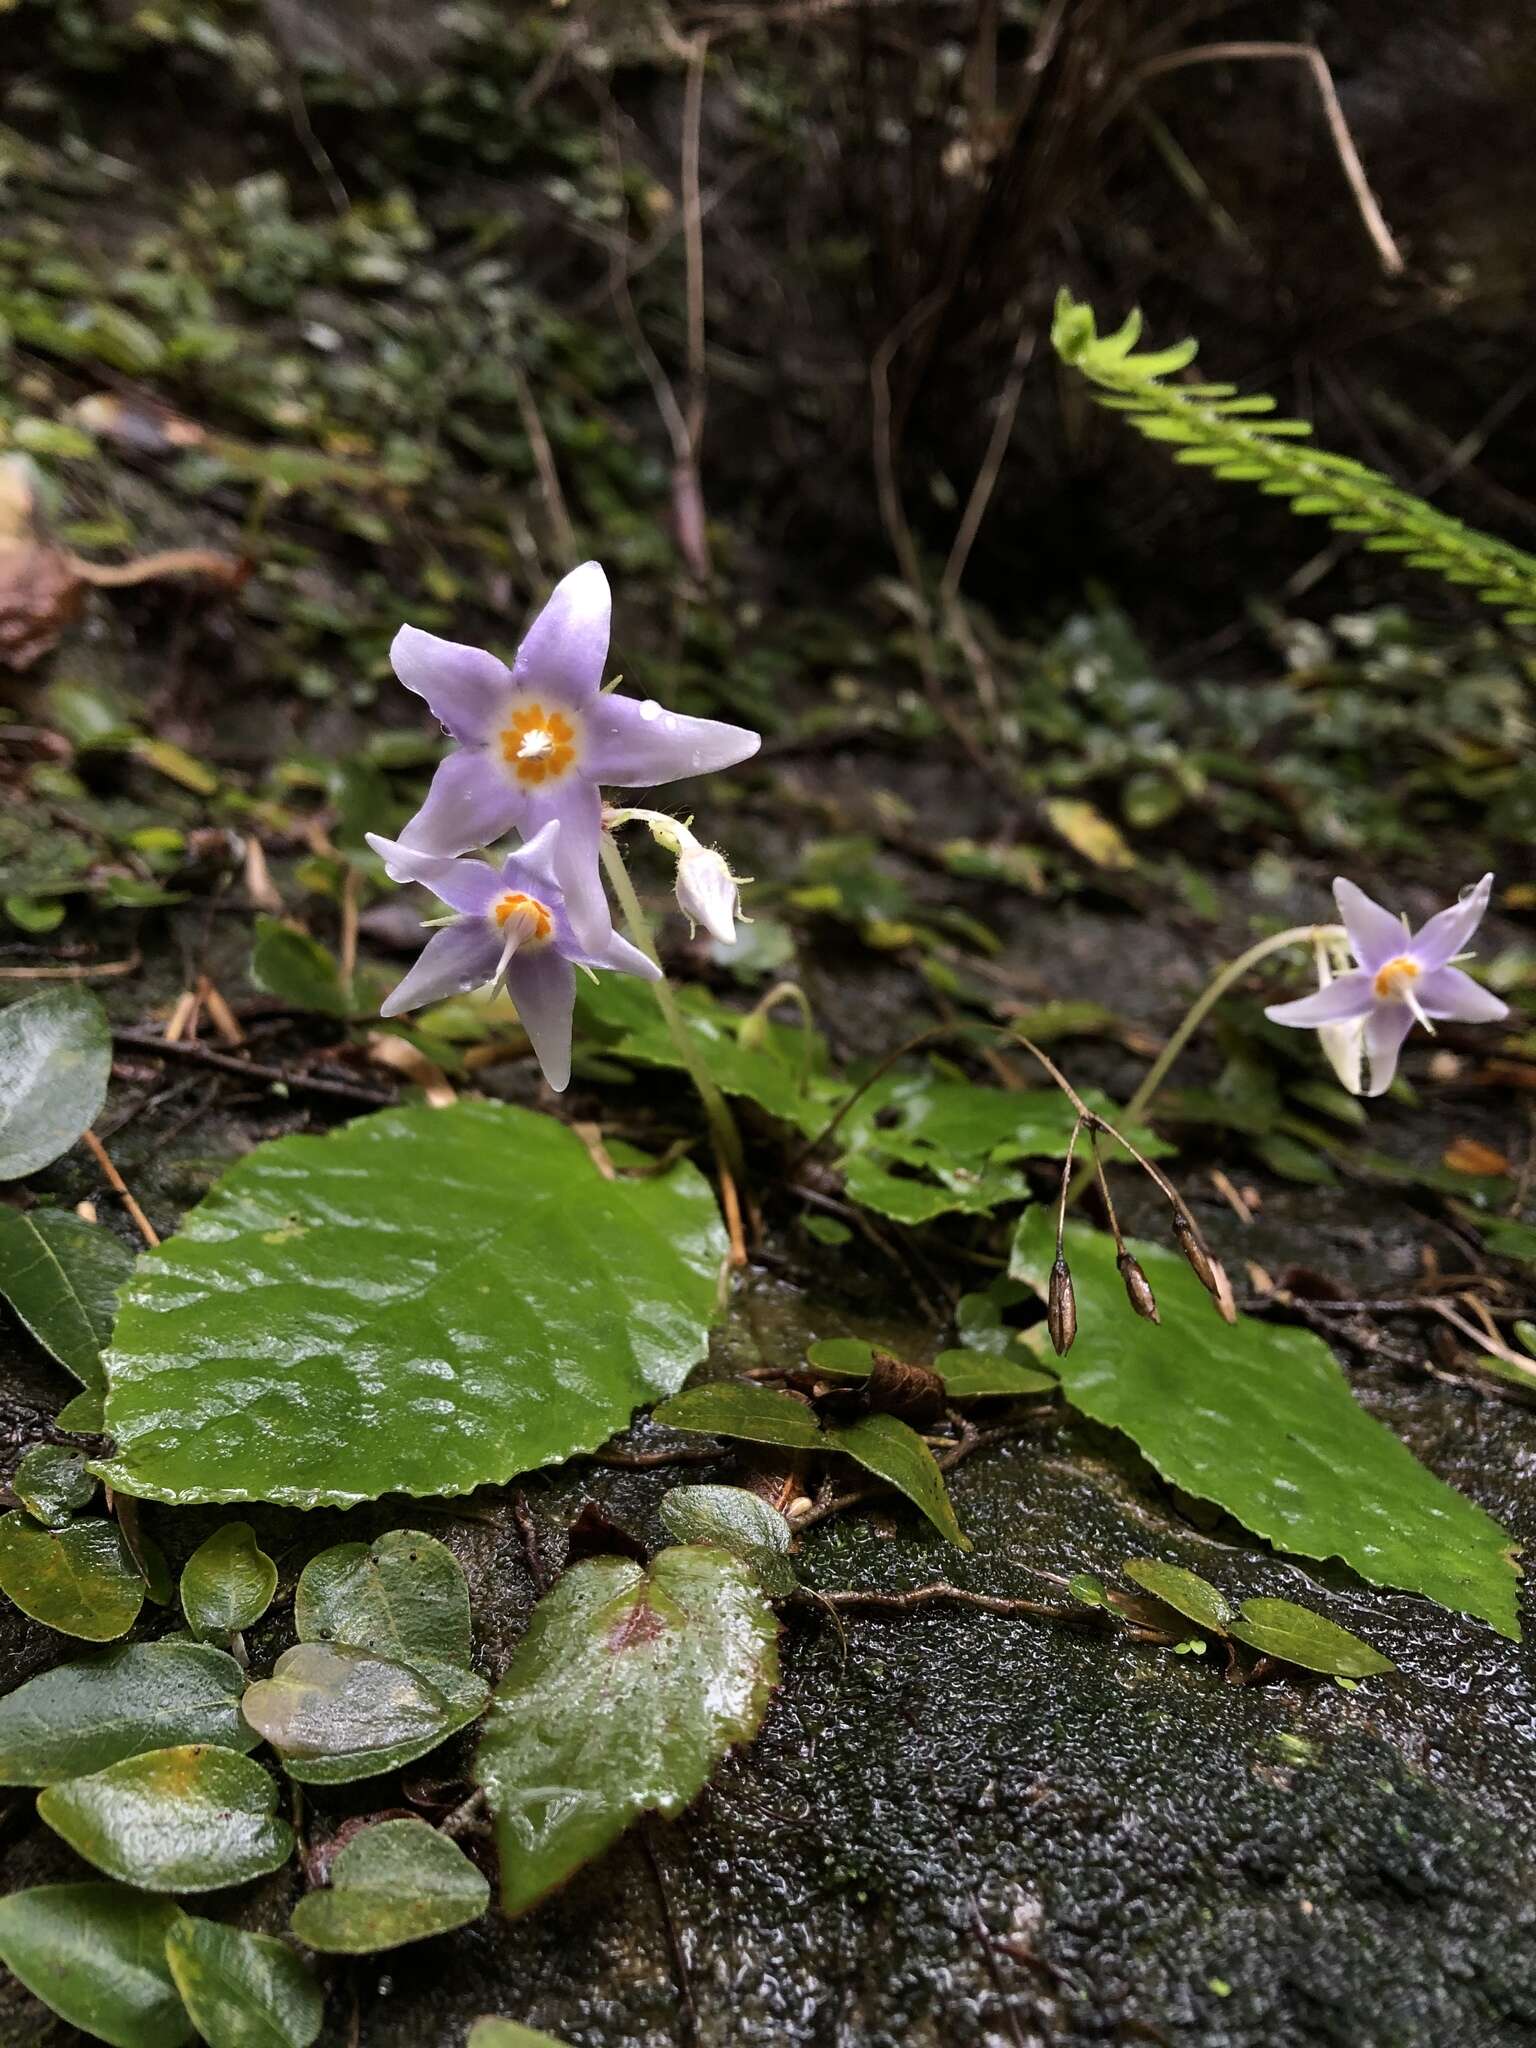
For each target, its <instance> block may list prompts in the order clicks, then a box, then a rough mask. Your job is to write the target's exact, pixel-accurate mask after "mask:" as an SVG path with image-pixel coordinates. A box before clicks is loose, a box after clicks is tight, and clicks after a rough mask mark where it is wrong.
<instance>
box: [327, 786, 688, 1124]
mask: <svg viewBox="0 0 1536 2048" xmlns="http://www.w3.org/2000/svg"><path fill="white" fill-rule="evenodd" d="M562 829H563V828H562V827H561V825H560V824H559V822H558V821H556V820H553V819H552V820H551V821H550V823H549V824H547V825H545V826H544V827H542V829H541V830H540V831H538V832H536V833H535V834H534V836H533V838H532V839H530V840H529V841H528V843H527V845H526V846H520V847H519V848H518V849H517V851H516V852H515V853H509V854H508V855H507V857H506V859H505V860H504V861H503V862H502V864H501V866H500V868H493V867H492V866H491V865H490V864H489V862H487V861H483V860H456V859H454V858H453V857H452V856H450V855H447V854H441V853H422V852H420V851H419V850H418V849H416V848H414V847H409V846H404V845H402V844H400V842H399V841H398V840H394V839H385V838H382V837H381V836H380V835H379V834H378V833H377V832H370V833H369V834H368V844H369V845H370V846H371V847H372V848H373V850H374V852H375V853H377V854H378V855H379V856H380V857H381V858H382V859H383V860H384V862H385V863H386V865H387V866H388V867H389V869H390V871H391V872H392V873H394V874H397V875H398V876H399V878H400V879H401V880H403V881H411V882H424V883H425V884H426V886H427V887H428V888H429V889H430V890H431V891H432V893H433V895H434V896H436V897H438V898H439V900H440V901H441V902H443V903H446V904H447V906H448V908H449V909H450V910H452V911H455V912H456V913H457V915H456V916H455V917H453V918H452V919H451V920H450V922H449V923H447V924H446V925H444V927H443V928H442V930H441V931H438V932H435V933H434V934H433V936H432V937H431V938H430V939H428V941H427V943H426V945H425V946H424V947H423V949H422V954H421V958H420V959H419V960H418V961H417V962H416V965H415V966H414V967H413V968H412V969H411V971H410V973H409V974H408V975H407V976H406V977H405V979H404V981H402V982H401V983H400V985H399V987H398V988H395V989H392V990H391V991H390V993H389V995H388V996H386V997H385V999H384V1002H383V1004H382V1005H381V1009H380V1014H381V1015H382V1016H385V1017H398V1016H399V1015H400V1013H401V1012H402V1011H403V1010H415V1009H419V1008H420V1007H421V1006H422V1004H423V1003H436V1002H441V1000H442V999H443V997H445V996H456V995H463V994H466V993H467V992H468V991H469V990H470V989H474V988H480V987H483V986H484V985H485V984H486V983H491V984H500V983H502V982H504V983H505V984H506V989H507V993H508V995H510V996H511V998H512V1000H513V1002H514V1003H516V1005H517V1014H518V1019H519V1021H520V1023H521V1024H522V1027H523V1029H524V1030H525V1031H526V1032H527V1034H528V1040H529V1043H530V1044H531V1045H532V1047H533V1051H534V1057H535V1058H536V1059H537V1060H538V1063H539V1065H540V1067H541V1068H542V1070H543V1073H544V1078H545V1080H546V1081H547V1082H548V1083H549V1085H550V1087H551V1088H553V1089H555V1090H556V1091H558V1090H560V1089H562V1088H564V1087H565V1085H566V1083H567V1082H568V1081H569V1080H570V1078H571V1011H572V1008H573V1006H574V1003H575V995H576V987H575V976H574V974H573V972H572V969H573V967H594V968H595V967H609V968H613V969H615V970H616V971H617V972H618V973H620V974H638V975H640V976H641V978H642V979H643V980H646V981H656V980H658V979H659V978H660V969H659V968H657V967H655V966H653V965H652V963H651V962H650V961H649V960H647V959H646V957H645V955H644V954H643V953H642V952H640V951H639V950H638V948H636V947H634V946H632V945H630V943H629V941H628V940H627V939H621V938H620V937H619V935H618V933H617V932H615V931H614V930H612V929H611V928H609V929H608V930H607V931H606V932H605V933H604V935H603V936H602V938H601V939H600V940H599V942H598V944H597V945H596V946H594V947H591V948H588V947H587V946H585V945H583V943H582V942H581V940H579V939H578V938H577V936H576V933H575V932H574V930H573V929H572V927H571V920H570V918H569V916H568V915H567V913H566V908H565V898H564V894H563V892H562V890H561V887H560V882H559V879H558V874H559V842H560V835H561V831H562Z"/></svg>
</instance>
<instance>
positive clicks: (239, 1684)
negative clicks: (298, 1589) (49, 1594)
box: [0, 1642, 257, 1785]
mask: <svg viewBox="0 0 1536 2048" xmlns="http://www.w3.org/2000/svg"><path fill="white" fill-rule="evenodd" d="M244 1689H245V1674H244V1672H243V1671H242V1670H241V1669H240V1666H239V1665H238V1664H237V1663H236V1662H235V1660H234V1658H233V1657H228V1656H226V1655H225V1653H224V1652H223V1651H222V1650H216V1649H213V1648H211V1647H210V1646H209V1645H208V1644H206V1643H178V1642H167V1643H124V1644H123V1645H122V1646H121V1647H120V1648H118V1649H115V1650H107V1651H104V1652H103V1653H102V1654H101V1655H99V1656H93V1657H82V1658H79V1659H77V1660H75V1661H74V1662H72V1663H69V1664H58V1665H55V1666H54V1668H53V1669H52V1670H51V1671H43V1672H40V1673H39V1674H38V1676H37V1677H36V1678H29V1679H28V1680H27V1681H26V1683H25V1684H24V1685H19V1686H17V1688H16V1690H15V1691H14V1692H10V1693H7V1694H6V1696H5V1698H4V1699H0V1784H5V1785H53V1784H57V1783H58V1782H59V1781H60V1780H61V1779H63V1778H78V1777H83V1776H85V1775H86V1774H88V1773H90V1772H94V1771H103V1770H105V1769H106V1768H107V1766H108V1765H109V1764H115V1763H121V1762H122V1761H123V1759H124V1758H125V1757H130V1756H142V1755H143V1754H144V1752H145V1751H146V1750H151V1749H165V1748H168V1747H171V1746H173V1745H176V1744H180V1743H189V1742H192V1743H212V1744H216V1745H217V1746H218V1747H220V1748H223V1749H238V1750H242V1751H243V1750H248V1749H254V1748H255V1746H256V1740H257V1738H256V1736H255V1734H254V1733H253V1731H252V1730H251V1729H250V1728H248V1727H247V1726H246V1724H245V1722H244V1721H242V1720H241V1718H240V1695H241V1693H242V1692H243V1691H244Z"/></svg>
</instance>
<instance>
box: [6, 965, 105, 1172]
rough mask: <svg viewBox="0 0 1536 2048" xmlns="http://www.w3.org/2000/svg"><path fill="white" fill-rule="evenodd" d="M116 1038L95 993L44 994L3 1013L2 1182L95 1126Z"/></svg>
mask: <svg viewBox="0 0 1536 2048" xmlns="http://www.w3.org/2000/svg"><path fill="white" fill-rule="evenodd" d="M111 1071H112V1034H111V1032H110V1030H109V1029H108V1027H107V1013H106V1011H105V1010H104V1009H103V1008H102V1007H101V1004H100V1003H99V1002H98V1001H97V999H96V997H95V996H93V995H92V994H91V992H90V990H89V989H84V988H80V987H78V986H77V985H76V984H74V983H66V984H65V985H64V986H63V987H61V988H46V989H40V990H39V991H38V993H37V994H36V995H35V996H23V997H22V999H21V1001H20V1002H19V1003H12V1004H11V1005H10V1006H9V1008H7V1009H4V1010H0V1180H20V1179H21V1177H22V1175H23V1174H28V1173H36V1172H37V1171H38V1169H39V1167H43V1166H47V1165H49V1164H50V1163H51V1162H52V1161H53V1160H55V1159H57V1158H58V1156H59V1154H60V1153H61V1152H67V1151H68V1150H69V1148H70V1146H71V1145H73V1144H74V1142H75V1140H76V1139H77V1138H78V1137H79V1135H80V1133H81V1132H82V1131H84V1130H88V1129H89V1128H90V1126H91V1125H92V1124H93V1123H94V1122H95V1121H96V1118H97V1116H98V1115H99V1113H100V1111H101V1105H102V1104H103V1102H105V1101H106V1099H107V1078H108V1076H109V1075H110V1073H111Z"/></svg>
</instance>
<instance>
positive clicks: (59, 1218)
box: [0, 1207, 133, 1387]
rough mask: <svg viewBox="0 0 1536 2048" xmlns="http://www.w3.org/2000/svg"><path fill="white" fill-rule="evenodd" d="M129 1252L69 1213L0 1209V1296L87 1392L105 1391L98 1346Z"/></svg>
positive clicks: (113, 1311) (107, 1329)
mask: <svg viewBox="0 0 1536 2048" xmlns="http://www.w3.org/2000/svg"><path fill="white" fill-rule="evenodd" d="M132 1270H133V1254H132V1253H131V1252H130V1251H128V1249H127V1248H126V1247H125V1246H124V1245H122V1244H120V1243H119V1242H118V1240H117V1239H116V1238H115V1237H114V1236H113V1235H112V1233H111V1231H110V1230H104V1229H102V1227H101V1225H100V1224H98V1223H84V1222H82V1221H81V1219H80V1218H79V1217H78V1216H74V1215H71V1214H70V1212H69V1211H68V1210H67V1209H32V1210H28V1211H26V1212H25V1213H23V1212H22V1211H21V1210H19V1209H8V1208H3V1207H0V1294H3V1295H4V1296H5V1298H6V1300H7V1301H8V1302H9V1303H10V1304H11V1307H12V1308H13V1309H14V1310H15V1311H16V1313H17V1315H18V1316H20V1318H21V1320H22V1322H23V1323H25V1325H26V1326H27V1328H28V1329H29V1330H30V1331H31V1333H32V1335H33V1336H34V1337H35V1338H36V1339H37V1341H38V1343H39V1344H41V1345H42V1347H43V1349H44V1350H45V1351H48V1352H50V1353H51V1354H52V1355H53V1357H55V1358H56V1359H57V1360H58V1362H59V1364H60V1365H62V1366H63V1367H64V1368H65V1369H66V1371H68V1372H72V1373H73V1374H74V1376H75V1378H76V1379H77V1380H80V1381H82V1382H83V1383H84V1384H85V1385H86V1386H87V1387H103V1386H104V1385H105V1375H104V1374H103V1372H102V1369H101V1350H102V1346H103V1345H104V1344H105V1343H106V1342H107V1339H108V1338H109V1337H110V1336H111V1334H112V1324H113V1320H114V1318H115V1317H116V1315H117V1290H118V1288H119V1287H120V1286H121V1285H122V1283H123V1281H124V1280H126V1279H127V1277H128V1275H129V1273H130V1272H131V1271H132Z"/></svg>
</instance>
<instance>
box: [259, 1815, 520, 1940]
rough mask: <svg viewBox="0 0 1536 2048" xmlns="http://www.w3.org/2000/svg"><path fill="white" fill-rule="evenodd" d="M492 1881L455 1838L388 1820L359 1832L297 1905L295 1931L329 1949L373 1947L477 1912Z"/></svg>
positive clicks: (442, 1930) (444, 1929)
mask: <svg viewBox="0 0 1536 2048" xmlns="http://www.w3.org/2000/svg"><path fill="white" fill-rule="evenodd" d="M490 1902H491V1888H490V1886H489V1885H488V1884H487V1883H486V1881H485V1879H484V1878H483V1877H482V1876H481V1875H480V1873H479V1871H478V1870H476V1868H475V1866H474V1865H473V1863H471V1862H470V1860H469V1858H468V1857H467V1856H466V1855H465V1854H464V1851H463V1850H462V1849H461V1848H460V1847H459V1846H458V1844H457V1843H456V1842H453V1841H450V1840H449V1838H448V1837H447V1836H446V1835H440V1834H439V1833H438V1832H437V1830H436V1829H435V1828H429V1827H428V1826H427V1824H426V1822H425V1821H420V1820H385V1821H379V1822H378V1823H377V1824H376V1825H375V1826H374V1827H371V1828H364V1829H363V1830H362V1832H361V1833H360V1834H357V1835H354V1836H353V1837H352V1839H351V1841H350V1842H348V1844H347V1846H346V1847H345V1848H344V1849H343V1850H342V1852H341V1854H340V1855H339V1856H338V1857H337V1858H336V1861H335V1862H334V1863H333V1864H332V1866H331V1885H330V1889H329V1891H321V1892H311V1893H310V1895H309V1897H308V1898H306V1899H300V1901H299V1903H298V1905H297V1906H296V1907H295V1908H294V1914H293V1931H294V1933H295V1934H296V1935H297V1936H298V1937H299V1939H300V1941H302V1942H306V1943H308V1945H309V1947H310V1948H315V1949H320V1950H322V1951H323V1952H324V1953H325V1954H327V1955H344V1956H359V1955H372V1954H373V1953H374V1952H375V1951H376V1950H378V1949H385V1948H399V1947H400V1946H401V1945H402V1944H403V1943H405V1942H408V1941H421V1940H423V1939H424V1938H425V1937H426V1936H427V1935H429V1934H446V1933H448V1932H449V1931H450V1929H452V1928H455V1927H463V1926H465V1925H466V1924H467V1923H468V1922H469V1921H471V1920H478V1919H479V1918H480V1915H481V1914H482V1913H483V1912H484V1911H485V1909H486V1907H487V1906H488V1905H489V1904H490Z"/></svg>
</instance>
